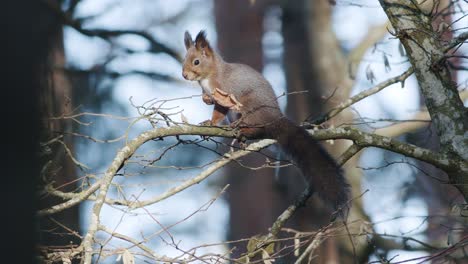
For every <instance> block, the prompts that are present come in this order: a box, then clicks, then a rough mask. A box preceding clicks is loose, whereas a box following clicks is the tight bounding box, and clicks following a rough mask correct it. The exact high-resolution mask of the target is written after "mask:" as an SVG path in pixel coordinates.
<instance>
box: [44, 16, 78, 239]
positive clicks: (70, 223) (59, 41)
mask: <svg viewBox="0 0 468 264" xmlns="http://www.w3.org/2000/svg"><path fill="white" fill-rule="evenodd" d="M46 8H49V10H50V7H46ZM44 24H45V25H47V28H48V29H47V30H48V35H47V36H45V37H47V38H49V41H50V43H51V46H50V53H49V57H48V58H47V59H48V60H47V65H46V67H47V72H45V73H44V74H46V76H47V83H46V85H45V87H44V89H43V90H42V91H41V93H40V98H39V99H40V108H41V118H42V122H43V124H42V126H43V127H44V128H45V129H44V130H42V133H41V141H42V142H47V141H49V140H51V139H53V138H56V137H58V136H61V135H64V133H66V132H70V131H71V121H69V120H68V121H67V120H62V119H50V118H51V117H60V116H62V115H65V114H69V113H71V111H72V103H71V99H72V86H71V83H70V81H69V80H68V77H67V76H66V74H65V71H64V70H63V68H64V67H65V53H64V47H63V31H62V24H61V21H60V20H59V19H58V18H57V17H56V16H55V15H50V16H48V17H44ZM59 139H60V140H61V141H62V142H63V143H64V144H65V145H66V146H67V147H68V149H69V150H70V152H71V153H74V149H73V142H72V138H71V137H70V136H68V135H64V136H63V138H59ZM48 147H49V149H48V150H47V151H44V152H43V153H42V157H41V158H42V161H41V162H42V164H41V166H44V167H43V168H46V169H45V170H43V172H44V175H45V176H43V177H42V179H41V180H42V182H41V184H43V185H44V184H49V183H51V182H53V186H54V187H55V188H58V189H59V190H61V191H67V192H68V191H71V190H75V189H76V187H77V185H76V183H75V181H76V177H77V176H76V166H75V164H74V163H73V161H72V160H71V158H70V156H69V155H68V153H67V151H66V150H65V147H64V145H62V144H61V143H58V142H55V143H54V144H50V145H49V146H48ZM60 202H62V200H61V199H58V198H56V197H52V196H47V195H46V196H45V197H42V198H41V200H40V208H46V207H50V206H52V205H55V204H57V203H60ZM78 210H79V207H78V206H75V207H72V208H70V209H67V210H65V211H63V212H60V213H57V214H54V215H52V216H50V217H46V218H41V219H40V230H41V232H40V244H41V245H43V246H68V245H70V244H78V243H79V239H78V238H77V237H76V236H75V235H73V234H71V233H70V230H74V231H77V232H78V231H79V211H78ZM58 223H60V224H58ZM64 227H66V228H64ZM67 229H69V230H67Z"/></svg>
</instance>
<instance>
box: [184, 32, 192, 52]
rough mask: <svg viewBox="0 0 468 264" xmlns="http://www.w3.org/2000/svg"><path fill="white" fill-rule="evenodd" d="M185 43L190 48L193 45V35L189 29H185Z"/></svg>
mask: <svg viewBox="0 0 468 264" xmlns="http://www.w3.org/2000/svg"><path fill="white" fill-rule="evenodd" d="M184 44H185V48H186V49H189V48H190V47H191V46H193V41H192V36H191V35H190V33H189V32H188V31H185V34H184Z"/></svg>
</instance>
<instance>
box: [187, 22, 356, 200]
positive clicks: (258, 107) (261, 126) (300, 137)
mask: <svg viewBox="0 0 468 264" xmlns="http://www.w3.org/2000/svg"><path fill="white" fill-rule="evenodd" d="M184 42H185V46H186V48H187V54H186V56H185V60H184V65H183V73H182V74H183V76H184V78H186V79H187V80H191V81H198V82H199V83H200V85H201V86H202V87H203V101H204V102H205V103H206V102H207V101H208V102H214V104H215V106H214V111H213V116H212V118H211V124H212V125H216V124H218V123H219V122H220V121H222V120H223V119H224V117H225V116H226V115H227V114H228V113H229V112H234V115H230V116H235V117H236V119H235V120H231V121H233V122H235V124H236V125H237V126H238V127H239V129H240V132H241V134H242V135H243V136H245V137H247V138H250V139H256V138H266V137H268V138H274V139H276V140H277V141H278V143H279V145H280V146H281V147H282V149H283V150H284V151H285V152H286V153H287V154H289V155H291V156H292V158H293V160H294V162H295V163H296V164H297V166H298V167H299V168H300V169H301V171H302V173H303V174H304V176H305V177H306V178H307V179H308V181H309V183H310V184H311V186H312V187H313V188H314V190H315V191H316V192H318V193H319V195H320V197H321V198H323V199H324V200H325V201H327V202H329V203H330V204H331V205H332V206H333V208H334V209H338V208H339V207H340V206H343V205H344V204H345V203H346V201H347V200H348V192H349V184H348V183H347V182H346V180H345V178H344V177H343V175H342V173H341V170H340V168H339V167H338V166H337V165H336V163H335V161H334V160H333V158H331V157H330V156H329V155H328V153H327V152H325V151H324V150H323V149H322V148H321V146H320V145H319V143H318V142H316V141H315V140H314V139H313V138H312V137H311V136H310V135H309V134H308V132H307V131H306V130H305V129H303V128H301V127H299V126H297V125H295V124H294V123H293V122H291V121H290V120H288V119H287V118H286V117H285V116H284V115H283V114H282V113H281V111H280V109H279V106H278V102H277V99H276V96H275V93H274V92H273V89H272V88H271V85H270V84H269V83H268V81H267V80H266V79H265V78H264V77H263V76H262V75H261V74H260V73H259V72H257V71H256V70H254V69H253V68H251V67H249V66H247V65H243V64H237V63H226V62H225V61H224V60H223V59H222V58H221V57H220V56H219V55H218V54H217V53H216V52H215V51H214V50H213V49H212V48H211V46H210V44H209V42H208V40H207V39H206V35H205V33H204V32H203V31H201V32H200V33H199V34H198V35H197V37H196V38H195V42H193V41H192V38H191V36H190V34H189V33H188V32H186V33H185V39H184ZM196 60H198V62H199V63H198V65H196V63H195V61H196ZM216 88H218V89H220V90H221V91H223V92H224V93H226V94H229V95H231V96H232V97H233V98H234V99H235V101H238V102H239V104H237V105H234V106H232V107H231V106H230V105H226V104H224V103H222V102H221V100H218V97H216V95H215V94H214V93H215V91H216ZM208 99H211V100H208ZM239 106H240V107H239ZM317 153H318V154H320V155H322V156H324V157H326V159H325V161H321V162H319V163H314V160H313V157H317V156H318V155H317Z"/></svg>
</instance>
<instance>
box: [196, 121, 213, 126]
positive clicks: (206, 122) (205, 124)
mask: <svg viewBox="0 0 468 264" xmlns="http://www.w3.org/2000/svg"><path fill="white" fill-rule="evenodd" d="M198 125H200V126H212V125H213V123H212V122H211V120H209V119H208V120H205V121H203V122H201V123H200V124H198Z"/></svg>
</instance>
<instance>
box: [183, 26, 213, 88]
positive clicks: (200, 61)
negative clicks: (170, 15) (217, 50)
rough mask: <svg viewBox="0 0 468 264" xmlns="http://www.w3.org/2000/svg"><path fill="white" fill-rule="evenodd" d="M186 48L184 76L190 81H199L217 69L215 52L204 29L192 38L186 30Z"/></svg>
mask: <svg viewBox="0 0 468 264" xmlns="http://www.w3.org/2000/svg"><path fill="white" fill-rule="evenodd" d="M184 43H185V48H186V49H187V54H186V55H185V59H184V66H183V69H182V76H184V78H185V79H187V80H190V81H199V80H203V79H206V78H208V77H209V75H210V74H211V73H212V72H214V71H215V61H214V52H213V49H212V48H211V46H210V43H209V42H208V40H207V39H206V34H205V31H204V30H202V31H200V32H199V33H198V35H197V37H196V38H195V42H194V41H193V40H192V36H191V35H190V33H188V31H185V36H184Z"/></svg>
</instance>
